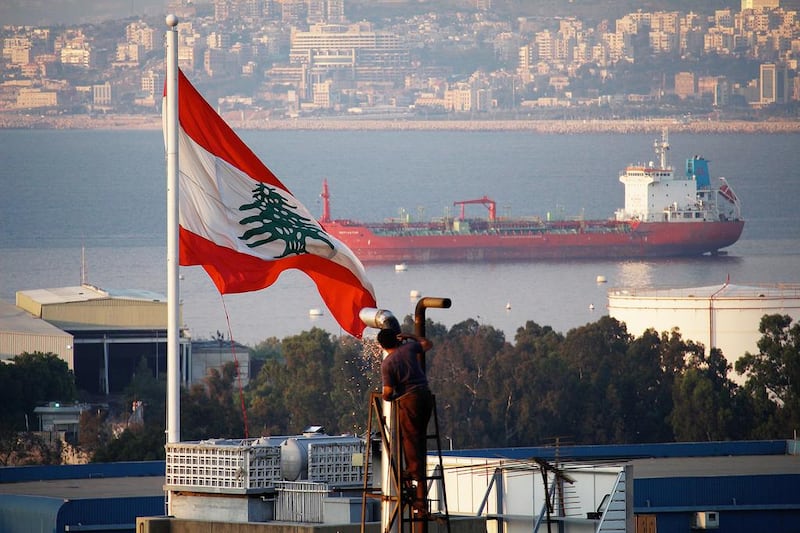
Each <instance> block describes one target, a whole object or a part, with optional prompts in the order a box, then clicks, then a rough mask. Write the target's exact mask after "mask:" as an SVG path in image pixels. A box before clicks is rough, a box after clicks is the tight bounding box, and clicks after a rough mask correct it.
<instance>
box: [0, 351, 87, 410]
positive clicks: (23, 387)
mask: <svg viewBox="0 0 800 533" xmlns="http://www.w3.org/2000/svg"><path fill="white" fill-rule="evenodd" d="M13 362H14V365H13V369H14V371H13V376H14V380H15V381H16V382H17V384H18V385H17V387H18V389H19V390H20V391H21V392H22V396H21V402H20V404H19V405H20V407H21V409H22V411H23V412H24V413H26V414H27V415H28V416H29V417H33V410H34V408H35V407H36V406H38V405H41V404H43V403H46V402H50V401H54V402H61V403H68V402H72V401H74V400H75V399H76V398H77V389H76V388H75V376H74V375H73V373H72V371H71V370H70V369H69V366H68V365H67V362H66V361H64V360H63V359H60V358H59V357H58V356H57V355H56V354H54V353H42V352H33V353H27V352H23V353H21V354H20V355H18V356H16V357H14V359H13Z"/></svg>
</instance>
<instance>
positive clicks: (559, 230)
mask: <svg viewBox="0 0 800 533" xmlns="http://www.w3.org/2000/svg"><path fill="white" fill-rule="evenodd" d="M654 148H655V151H656V154H657V155H658V156H659V164H658V165H656V164H654V163H652V162H651V163H649V164H647V165H631V166H628V167H627V168H626V169H625V171H624V172H623V173H622V174H621V175H620V178H619V179H620V181H621V182H622V183H623V184H624V185H625V207H624V209H619V210H617V212H616V213H615V216H614V218H612V219H608V220H565V221H550V220H542V219H539V218H537V217H531V218H520V219H512V218H501V217H497V216H496V208H495V206H496V204H495V202H494V201H493V200H491V199H489V198H487V197H485V196H484V197H483V198H479V199H476V200H465V201H459V202H455V203H454V205H457V206H461V213H460V216H458V217H447V218H443V219H437V220H432V221H430V222H410V221H402V220H391V221H386V222H374V223H373V222H369V223H365V222H356V221H352V220H333V219H331V217H330V195H329V192H328V184H327V181H326V182H324V183H323V186H322V198H323V212H322V218H321V219H320V221H319V222H320V224H322V226H323V227H324V228H325V230H326V231H327V232H328V233H329V234H331V235H332V236H334V237H336V238H337V239H339V240H340V241H342V242H343V243H344V244H346V245H347V246H348V247H349V248H350V249H351V250H352V251H353V252H354V253H355V254H356V256H358V258H359V259H361V261H362V262H364V263H412V262H434V261H514V260H515V261H523V260H538V259H582V258H590V259H603V258H611V259H619V258H648V257H670V256H693V255H702V254H716V253H719V252H720V250H722V249H723V248H725V247H727V246H730V245H732V244H733V243H735V242H736V241H737V240H738V239H739V237H740V236H741V234H742V229H743V228H744V220H743V219H742V218H741V203H740V201H739V199H738V198H737V197H736V195H735V193H734V192H733V189H732V188H731V187H730V185H729V184H728V182H727V181H726V180H725V178H719V180H718V181H719V184H717V185H715V186H712V183H711V178H710V175H709V170H708V160H706V159H703V158H702V157H697V156H695V157H693V158H691V159H687V160H686V167H685V173H684V175H682V176H676V175H675V173H674V170H673V168H672V167H671V166H669V165H668V164H667V161H666V152H667V150H668V149H669V142H668V140H667V134H666V132H664V133H663V135H662V138H661V139H660V140H657V141H656V142H655V143H654ZM676 198H681V199H686V200H678V201H676V200H675V199H676ZM476 203H477V204H483V205H485V206H486V207H487V208H488V217H487V218H465V216H464V205H465V204H476Z"/></svg>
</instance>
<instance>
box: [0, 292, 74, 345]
mask: <svg viewBox="0 0 800 533" xmlns="http://www.w3.org/2000/svg"><path fill="white" fill-rule="evenodd" d="M0 331H8V332H16V333H32V334H36V335H58V336H66V337H70V338H71V335H69V334H68V333H66V332H65V331H62V330H60V329H58V328H57V327H55V326H54V325H52V324H50V323H49V322H46V321H44V320H42V319H40V318H38V317H36V316H34V315H32V314H30V313H28V312H27V311H25V310H24V309H20V308H19V307H17V306H16V305H14V304H12V303H11V302H6V301H3V300H0Z"/></svg>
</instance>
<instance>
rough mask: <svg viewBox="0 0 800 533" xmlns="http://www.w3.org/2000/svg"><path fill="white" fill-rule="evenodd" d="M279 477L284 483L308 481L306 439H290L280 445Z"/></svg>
mask: <svg viewBox="0 0 800 533" xmlns="http://www.w3.org/2000/svg"><path fill="white" fill-rule="evenodd" d="M281 476H283V479H285V480H286V481H298V480H301V479H308V439H307V438H304V437H290V438H288V439H286V440H285V441H283V442H282V443H281Z"/></svg>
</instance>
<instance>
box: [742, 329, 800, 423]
mask: <svg viewBox="0 0 800 533" xmlns="http://www.w3.org/2000/svg"><path fill="white" fill-rule="evenodd" d="M758 330H759V332H760V333H761V334H762V337H761V339H759V341H758V344H757V345H758V350H759V352H758V353H757V354H751V353H749V352H747V353H745V355H744V356H743V357H742V358H740V359H739V360H738V361H736V365H735V367H736V371H737V372H738V373H739V374H744V375H745V376H746V381H745V385H744V387H745V389H746V391H747V392H748V394H749V395H750V397H751V398H753V399H754V401H755V402H756V404H758V407H757V408H758V409H760V410H762V412H764V411H769V410H770V409H769V408H768V406H767V405H766V404H764V402H765V401H767V402H771V403H773V404H775V406H776V408H775V409H774V412H772V413H771V417H770V419H769V420H767V421H765V422H766V423H765V424H762V429H764V428H768V427H771V428H772V430H774V431H776V432H777V433H776V434H773V435H772V438H777V437H779V436H782V437H787V436H789V435H790V431H791V430H792V429H793V428H797V427H798V426H800V323H799V322H795V323H794V324H792V319H791V317H790V316H788V315H780V314H773V315H765V316H763V317H762V318H761V322H760V324H759V328H758Z"/></svg>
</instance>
